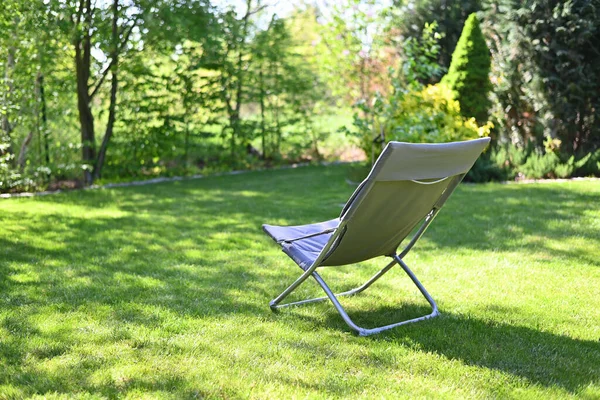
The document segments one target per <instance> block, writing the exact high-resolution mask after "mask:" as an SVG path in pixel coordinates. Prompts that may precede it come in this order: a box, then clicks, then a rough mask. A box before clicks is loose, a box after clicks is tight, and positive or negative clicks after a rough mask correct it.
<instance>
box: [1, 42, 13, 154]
mask: <svg viewBox="0 0 600 400" xmlns="http://www.w3.org/2000/svg"><path fill="white" fill-rule="evenodd" d="M14 68H15V48H14V47H12V46H11V47H9V49H8V57H7V60H6V69H5V70H4V84H5V85H6V91H5V92H4V96H3V103H4V105H5V107H6V108H7V110H6V112H5V113H4V114H3V115H2V130H3V131H4V134H5V135H6V137H7V138H8V148H7V149H6V151H5V152H4V153H8V154H10V155H11V156H14V154H15V153H14V150H13V147H12V138H11V133H12V130H13V126H12V125H11V123H10V119H9V112H8V108H9V107H8V106H9V102H10V101H11V99H10V97H11V95H12V92H13V91H14V85H13V83H12V81H11V72H12V70H14ZM0 155H3V153H2V152H0ZM10 163H11V164H13V165H14V157H11V158H10Z"/></svg>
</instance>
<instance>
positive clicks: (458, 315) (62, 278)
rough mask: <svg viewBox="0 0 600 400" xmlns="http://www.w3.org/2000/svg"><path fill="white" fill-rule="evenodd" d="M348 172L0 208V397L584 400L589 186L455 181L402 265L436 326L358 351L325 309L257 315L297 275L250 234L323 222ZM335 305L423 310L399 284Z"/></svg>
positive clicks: (218, 180)
mask: <svg viewBox="0 0 600 400" xmlns="http://www.w3.org/2000/svg"><path fill="white" fill-rule="evenodd" d="M347 175H348V166H332V167H308V168H301V169H296V170H281V171H263V172H252V173H246V174H240V175H235V176H221V177H211V178H206V179H202V180H196V181H185V182H174V183H164V184H159V185H153V186H141V187H131V188H115V189H107V190H94V191H83V192H73V193H66V194H59V195H54V196H49V197H38V198H31V199H11V200H4V201H2V202H0V398H24V397H36V396H38V397H40V398H42V397H43V398H64V397H68V398H73V397H75V398H126V397H128V398H152V399H154V398H174V399H180V398H240V397H241V398H260V399H263V398H277V399H279V398H290V397H297V398H305V397H309V398H341V397H345V398H365V399H366V398H368V399H371V398H414V397H435V398H505V397H509V398H544V399H545V398H569V397H573V398H575V397H578V398H590V399H591V398H600V342H599V339H600V323H599V321H600V312H599V311H598V308H597V307H596V304H597V302H598V299H599V298H600V250H598V249H600V233H599V232H600V184H598V183H597V182H573V183H556V184H544V185H498V184H487V185H461V186H460V187H459V189H458V190H457V192H456V193H455V194H454V195H453V196H452V198H451V199H450V200H449V202H448V203H447V205H446V206H445V208H444V210H442V212H441V213H440V215H439V216H438V217H437V218H436V221H435V222H434V223H433V224H432V226H431V227H430V229H429V230H428V231H427V233H426V235H425V236H424V238H423V239H422V240H421V241H420V242H419V244H418V245H417V246H416V247H415V249H414V250H413V252H411V254H410V255H409V256H408V257H407V262H408V264H409V265H410V266H411V267H413V269H414V271H415V272H416V274H417V275H418V276H419V277H420V278H421V280H422V281H423V283H424V284H425V286H426V287H427V288H428V289H429V291H430V292H431V293H432V295H433V296H434V297H435V298H436V300H437V301H438V304H439V306H440V310H441V312H442V315H441V316H440V317H439V318H437V319H433V320H430V321H425V322H422V323H418V324H414V325H409V326H406V327H401V328H398V329H394V330H391V331H389V332H386V333H384V334H381V335H378V336H374V337H369V338H360V337H356V336H354V335H352V334H351V333H350V332H349V330H348V328H347V327H346V326H345V324H344V323H343V321H342V320H341V318H340V317H339V316H338V314H337V313H336V312H335V310H334V309H333V307H332V306H331V305H330V304H328V303H322V304H315V305H307V306H303V307H297V308H289V309H285V310H282V311H281V312H280V313H278V314H272V313H271V312H270V310H269V307H268V302H269V300H270V299H272V298H273V297H274V296H276V295H277V294H278V293H279V292H280V291H281V290H283V289H284V288H285V286H286V285H287V284H289V283H291V281H293V280H294V279H295V278H296V277H297V276H298V275H299V273H300V270H299V269H298V268H297V267H295V266H294V264H293V262H291V261H290V260H289V259H287V257H286V256H285V255H284V254H282V253H281V251H280V250H279V249H278V248H277V246H275V245H274V244H273V243H272V241H271V240H270V239H268V238H267V237H266V236H265V235H264V234H263V232H262V231H261V224H262V223H264V222H269V223H274V224H301V223H308V222H316V221H321V220H326V219H330V218H333V217H335V216H336V215H337V214H338V213H339V211H340V204H341V203H344V201H345V200H346V199H347V198H348V196H349V195H350V194H351V192H352V191H353V189H354V188H353V187H351V186H349V185H347V184H346V183H345V178H346V177H347ZM385 261H386V260H383V259H381V260H372V261H369V262H365V263H363V264H362V265H361V266H348V267H344V268H340V269H324V270H323V271H322V275H323V276H324V277H325V278H326V279H327V280H328V281H329V282H330V283H331V284H332V286H333V287H335V288H337V289H341V290H343V289H349V288H351V287H352V286H356V285H358V284H360V283H362V281H364V280H366V279H368V277H370V276H371V274H372V273H373V272H374V271H375V270H376V269H377V267H381V266H382V265H383V264H384V263H385ZM317 294H318V295H320V293H319V290H318V287H316V285H311V284H307V285H305V286H302V287H301V288H299V290H298V292H297V293H296V294H294V297H295V298H298V299H299V298H300V297H301V296H312V295H317ZM343 303H344V304H345V305H346V306H347V308H348V310H349V312H350V314H351V316H353V317H354V318H355V319H356V320H357V322H358V323H359V324H363V325H365V326H377V325H381V324H385V323H389V322H392V321H394V320H399V319H401V318H406V317H411V316H417V315H420V314H423V313H425V312H427V311H428V309H427V307H426V303H425V302H424V301H423V299H422V298H421V297H420V295H419V293H418V291H417V290H416V289H415V288H414V286H413V285H411V284H410V282H409V281H408V280H407V279H406V277H404V276H403V274H402V273H401V271H396V272H395V273H394V271H392V272H390V274H389V276H388V275H386V279H383V280H382V281H380V282H378V283H377V284H376V285H374V286H373V287H372V288H371V289H370V290H369V291H367V292H365V293H364V294H361V295H360V296H356V297H353V298H347V299H344V300H343Z"/></svg>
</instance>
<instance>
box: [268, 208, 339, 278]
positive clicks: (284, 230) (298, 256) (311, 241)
mask: <svg viewBox="0 0 600 400" xmlns="http://www.w3.org/2000/svg"><path fill="white" fill-rule="evenodd" d="M339 224H340V220H339V218H335V219H332V220H329V221H324V222H318V223H315V224H307V225H296V226H277V225H268V224H264V225H263V230H264V231H265V232H266V233H267V234H268V235H269V236H271V238H273V240H275V241H276V242H280V241H282V240H286V239H287V240H290V239H295V238H298V237H302V236H307V235H312V234H315V233H319V232H323V231H325V230H328V229H333V228H337V226H338V225H339ZM331 235H332V233H331V232H330V233H323V234H321V235H317V236H312V237H309V238H305V239H301V240H296V241H293V242H282V243H281V248H282V250H283V252H284V253H286V254H287V255H288V256H290V258H291V259H292V260H294V262H296V264H298V265H299V266H300V268H302V269H307V268H309V267H310V266H311V265H312V263H313V262H314V261H315V259H316V258H317V257H318V256H319V254H320V253H321V250H322V249H323V247H325V245H326V244H327V241H328V240H329V238H330V237H331Z"/></svg>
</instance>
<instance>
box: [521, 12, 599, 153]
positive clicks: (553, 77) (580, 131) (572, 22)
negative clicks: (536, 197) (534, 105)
mask: <svg viewBox="0 0 600 400" xmlns="http://www.w3.org/2000/svg"><path fill="white" fill-rule="evenodd" d="M517 15H518V17H517V18H518V19H517V21H518V24H519V26H520V27H521V29H522V31H523V35H524V37H525V38H526V40H525V41H524V45H523V47H524V49H525V51H526V54H527V55H528V56H529V57H531V59H532V61H533V64H534V65H535V68H536V73H537V74H539V77H540V80H541V82H540V83H541V85H540V87H539V89H540V90H541V93H543V96H544V98H545V102H546V105H547V106H546V107H545V110H544V111H546V112H547V113H549V114H550V118H549V119H548V121H547V126H546V130H547V133H546V136H552V137H558V138H559V139H561V140H562V142H563V152H565V153H566V154H572V153H573V152H578V153H587V152H590V151H593V150H595V149H597V148H598V147H600V96H598V93H600V68H598V65H600V52H599V51H598V42H599V41H600V22H599V21H600V3H598V1H557V0H554V1H539V0H529V1H526V2H525V3H524V4H522V5H521V7H520V8H519V10H518V14H517Z"/></svg>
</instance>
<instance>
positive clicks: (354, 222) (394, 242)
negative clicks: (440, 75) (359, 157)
mask: <svg viewBox="0 0 600 400" xmlns="http://www.w3.org/2000/svg"><path fill="white" fill-rule="evenodd" d="M489 141H490V139H489V138H482V139H475V140H469V141H465V142H454V143H442V144H412V143H401V142H390V143H388V145H387V146H386V147H385V149H384V150H383V152H382V153H381V155H380V156H379V158H378V159H377V161H376V162H375V164H374V165H373V169H372V170H371V172H370V173H369V176H368V177H367V178H366V179H365V180H364V181H363V182H362V183H361V184H360V185H359V186H358V188H357V189H356V190H355V191H354V193H353V194H352V196H351V197H350V200H348V202H347V203H346V205H345V206H344V208H343V210H342V212H341V215H340V217H339V218H335V219H332V220H329V221H325V222H319V223H315V224H308V225H299V226H275V225H267V224H265V225H263V230H264V231H265V232H266V233H267V234H268V235H269V236H271V237H272V238H273V239H274V240H275V241H276V242H277V243H278V244H279V245H281V248H282V250H283V252H285V253H286V254H287V255H288V256H289V257H290V258H291V259H292V260H294V261H295V262H296V264H298V266H299V267H300V268H302V270H303V271H304V273H303V274H302V275H301V276H300V277H299V278H298V279H297V280H296V281H295V282H294V283H292V284H291V285H290V286H289V287H288V288H287V289H285V290H284V291H283V293H281V294H280V295H279V296H277V297H276V298H275V299H274V300H272V301H271V303H270V307H271V309H272V310H273V311H275V310H277V309H278V308H281V307H287V306H290V305H298V304H306V303H312V302H316V301H322V300H327V298H329V299H330V300H331V302H332V303H333V305H334V306H335V308H336V309H337V311H338V312H339V313H340V315H341V316H342V318H343V319H344V321H345V322H346V324H348V326H349V327H350V328H352V329H353V330H354V331H356V332H357V333H358V334H359V335H361V336H368V335H372V334H375V333H379V332H382V331H384V330H387V329H391V328H394V327H397V326H400V325H404V324H408V323H411V322H417V321H421V320H425V319H428V318H432V317H435V316H437V315H438V314H439V312H438V308H437V305H436V303H435V301H434V300H433V298H432V297H431V296H430V295H429V293H428V292H427V290H426V289H425V287H423V285H422V284H421V282H419V280H418V279H417V277H416V276H415V275H414V274H413V272H412V271H411V270H410V269H409V268H408V266H407V265H406V264H405V262H404V261H403V259H404V257H405V256H406V254H407V253H408V252H409V251H410V250H411V249H412V247H413V246H414V245H415V243H416V242H417V241H418V240H419V238H420V237H421V236H422V235H423V233H424V232H425V230H426V229H427V227H428V226H429V224H431V222H432V221H433V219H434V218H435V216H436V215H437V213H438V212H439V210H440V208H441V207H442V206H443V205H444V203H445V202H446V200H447V199H448V197H449V196H450V194H451V193H452V192H453V191H454V189H455V188H456V187H457V186H458V184H459V183H460V182H461V180H462V179H463V177H464V176H465V174H466V173H467V172H468V171H469V169H471V167H472V166H473V164H474V163H475V160H476V159H477V158H478V157H479V155H480V154H481V152H482V151H483V149H484V148H485V147H486V146H487V145H488V143H489ZM420 222H421V226H420V227H419V228H418V230H416V233H415V234H414V235H413V237H412V239H411V240H410V241H409V242H408V244H407V245H406V246H405V247H404V249H403V250H402V251H401V252H400V253H397V250H398V247H399V246H400V244H401V243H402V242H403V241H404V239H405V238H406V237H407V236H408V235H409V234H410V233H411V232H412V231H413V229H414V228H415V227H416V226H417V225H418V224H419V223H420ZM377 256H387V257H391V258H392V260H391V262H389V264H387V266H385V267H384V268H383V269H382V270H380V271H379V272H377V273H376V274H375V275H374V276H373V277H372V278H371V279H369V280H368V281H367V282H366V283H364V284H363V285H362V286H359V287H357V288H355V289H352V290H349V291H347V292H343V293H339V294H337V295H336V294H334V293H333V292H332V291H331V289H330V288H329V286H327V284H326V283H325V281H324V280H323V279H322V278H321V276H320V275H319V274H318V273H317V268H320V267H326V266H342V265H348V264H354V263H358V262H361V261H365V260H368V259H371V258H374V257H377ZM396 264H399V265H400V266H401V267H402V269H404V271H405V272H406V274H407V275H408V276H409V277H410V279H411V280H412V281H413V282H414V284H415V285H416V286H417V288H418V289H419V290H420V292H421V293H422V294H423V296H424V297H425V299H426V300H427V301H428V302H429V304H430V305H431V307H432V309H433V311H432V312H431V314H428V315H425V316H422V317H419V318H413V319H409V320H405V321H400V322H396V323H393V324H390V325H385V326H380V327H377V328H372V329H365V328H361V327H359V326H358V325H356V324H355V323H354V322H353V321H352V320H351V319H350V317H349V316H348V314H347V313H346V311H345V310H344V308H343V307H342V306H341V304H340V303H339V301H338V299H337V296H347V295H353V294H356V293H360V292H362V291H363V290H365V289H367V288H368V287H369V286H371V285H372V284H373V283H374V282H375V281H377V280H378V279H379V278H381V277H382V276H383V275H384V274H385V273H386V272H388V271H389V270H390V269H391V268H392V267H393V266H394V265H396ZM310 276H312V277H313V278H314V279H315V280H316V281H317V283H318V284H319V285H320V286H321V287H322V288H323V290H324V291H325V294H326V295H327V297H319V298H313V299H308V300H302V301H297V302H293V303H287V304H280V303H281V301H282V300H283V299H284V298H286V297H287V296H288V295H289V294H290V293H291V292H292V291H294V289H296V288H297V287H298V286H299V285H300V284H302V283H303V282H304V281H305V280H306V279H308V277H310Z"/></svg>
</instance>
